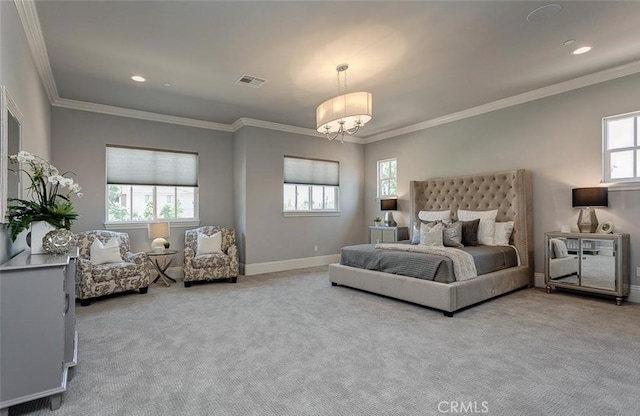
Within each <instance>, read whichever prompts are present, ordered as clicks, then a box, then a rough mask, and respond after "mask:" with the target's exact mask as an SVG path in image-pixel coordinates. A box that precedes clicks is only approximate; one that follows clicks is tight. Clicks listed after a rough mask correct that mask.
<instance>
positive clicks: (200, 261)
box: [191, 253, 231, 269]
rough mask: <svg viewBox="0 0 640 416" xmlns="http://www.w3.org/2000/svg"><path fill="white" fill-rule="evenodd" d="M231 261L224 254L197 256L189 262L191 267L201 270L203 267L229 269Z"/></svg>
mask: <svg viewBox="0 0 640 416" xmlns="http://www.w3.org/2000/svg"><path fill="white" fill-rule="evenodd" d="M229 263H231V259H230V258H229V256H227V255H226V254H221V253H215V254H198V255H196V256H195V257H194V258H193V259H192V260H191V267H193V268H194V269H202V268H205V267H229Z"/></svg>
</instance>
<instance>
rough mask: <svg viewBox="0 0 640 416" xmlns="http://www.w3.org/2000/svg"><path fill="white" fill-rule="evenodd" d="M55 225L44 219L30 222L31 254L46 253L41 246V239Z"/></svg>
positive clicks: (53, 228)
mask: <svg viewBox="0 0 640 416" xmlns="http://www.w3.org/2000/svg"><path fill="white" fill-rule="evenodd" d="M55 229H56V227H54V226H53V225H51V224H49V223H48V222H46V221H34V222H32V223H31V254H46V253H47V252H46V251H45V250H44V248H43V247H42V239H43V238H44V236H45V235H46V234H47V233H48V232H49V231H53V230H55Z"/></svg>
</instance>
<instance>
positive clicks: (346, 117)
mask: <svg viewBox="0 0 640 416" xmlns="http://www.w3.org/2000/svg"><path fill="white" fill-rule="evenodd" d="M348 68H349V65H347V64H341V65H338V66H337V67H336V71H337V73H338V96H337V97H334V98H332V99H330V100H327V101H325V102H323V103H322V104H320V105H319V106H318V108H317V110H316V126H317V129H318V132H320V133H323V134H324V135H325V136H326V137H327V139H329V140H335V139H337V138H338V137H340V141H341V142H342V143H344V134H345V133H347V134H354V133H356V132H357V131H358V130H359V129H360V127H361V126H364V125H365V124H366V123H367V122H368V121H369V120H371V115H372V108H373V98H372V95H371V93H370V92H364V91H360V92H352V93H350V94H347V69H348ZM340 74H342V75H343V79H344V82H343V84H344V89H343V90H342V91H341V88H340ZM340 94H342V95H340Z"/></svg>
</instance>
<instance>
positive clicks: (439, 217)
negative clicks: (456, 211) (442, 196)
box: [418, 209, 451, 224]
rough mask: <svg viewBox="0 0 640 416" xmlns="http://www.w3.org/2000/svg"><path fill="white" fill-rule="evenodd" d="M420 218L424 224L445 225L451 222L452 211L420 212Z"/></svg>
mask: <svg viewBox="0 0 640 416" xmlns="http://www.w3.org/2000/svg"><path fill="white" fill-rule="evenodd" d="M418 218H420V221H423V222H431V221H442V222H444V223H445V224H449V223H450V222H451V210H448V209H445V210H444V211H420V212H418Z"/></svg>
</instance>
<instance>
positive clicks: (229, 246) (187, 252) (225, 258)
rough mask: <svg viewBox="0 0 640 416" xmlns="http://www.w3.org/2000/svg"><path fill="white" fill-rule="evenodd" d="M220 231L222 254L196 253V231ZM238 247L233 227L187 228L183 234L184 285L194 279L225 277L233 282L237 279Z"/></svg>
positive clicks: (188, 284)
mask: <svg viewBox="0 0 640 416" xmlns="http://www.w3.org/2000/svg"><path fill="white" fill-rule="evenodd" d="M218 231H220V232H221V233H222V245H221V249H222V252H223V253H222V254H220V253H208V254H198V233H201V234H204V235H206V236H212V235H214V234H215V233H217V232H218ZM238 267H239V263H238V247H237V246H236V232H235V230H234V229H233V228H225V227H216V226H204V227H200V228H196V229H195V230H187V231H186V232H185V234H184V286H185V287H189V286H191V282H193V281H196V280H220V279H226V280H228V281H229V282H231V283H235V282H236V280H237V279H238Z"/></svg>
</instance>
